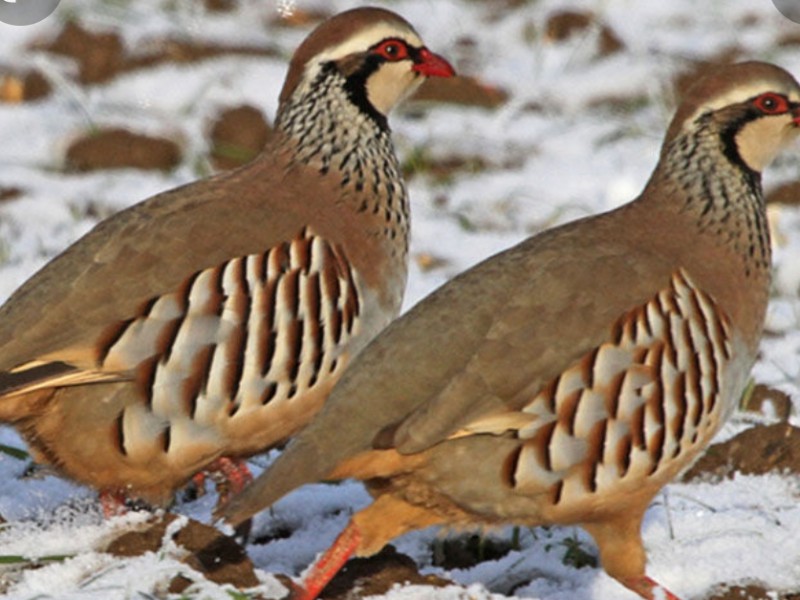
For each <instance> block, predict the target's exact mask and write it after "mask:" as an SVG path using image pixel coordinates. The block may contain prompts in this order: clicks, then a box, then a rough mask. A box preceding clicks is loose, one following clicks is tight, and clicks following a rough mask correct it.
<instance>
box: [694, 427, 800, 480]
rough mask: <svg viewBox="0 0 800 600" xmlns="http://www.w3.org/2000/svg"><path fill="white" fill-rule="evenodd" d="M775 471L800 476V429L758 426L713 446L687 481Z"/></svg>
mask: <svg viewBox="0 0 800 600" xmlns="http://www.w3.org/2000/svg"><path fill="white" fill-rule="evenodd" d="M773 471H774V472H779V473H787V472H788V473H800V429H798V428H797V427H793V426H792V425H789V424H788V423H778V424H775V425H756V426H755V427H751V428H750V429H747V430H745V431H743V432H741V433H740V434H739V435H737V436H735V437H733V438H731V439H729V440H728V441H726V442H722V443H720V444H713V445H712V446H710V447H709V448H708V450H707V451H706V453H705V454H704V455H703V456H702V457H701V458H700V460H698V461H697V462H696V463H695V464H694V466H692V468H691V469H689V470H688V471H687V472H686V474H685V475H684V476H683V481H684V482H689V481H694V480H696V479H712V480H714V479H723V478H726V477H732V476H733V474H734V473H736V472H739V473H743V474H745V475H761V474H764V473H768V472H773Z"/></svg>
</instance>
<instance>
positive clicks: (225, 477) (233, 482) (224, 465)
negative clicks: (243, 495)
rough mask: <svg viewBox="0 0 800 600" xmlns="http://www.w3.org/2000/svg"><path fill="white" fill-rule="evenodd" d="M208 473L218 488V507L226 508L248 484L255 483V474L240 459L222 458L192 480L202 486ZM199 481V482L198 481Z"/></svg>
mask: <svg viewBox="0 0 800 600" xmlns="http://www.w3.org/2000/svg"><path fill="white" fill-rule="evenodd" d="M206 473H208V474H209V475H210V476H211V479H212V480H213V481H214V484H215V486H216V488H217V493H218V494H219V502H218V503H217V507H221V506H224V505H225V504H226V503H227V502H228V501H229V500H230V499H231V497H232V496H235V495H236V494H238V493H239V492H241V491H242V490H243V489H244V488H245V487H247V484H248V483H250V482H251V481H253V474H252V473H250V469H249V468H248V467H247V463H246V462H244V461H243V460H241V459H238V458H228V457H227V456H222V457H220V458H218V459H216V460H215V461H213V462H212V463H211V464H209V465H208V466H207V467H206V468H205V469H204V470H203V471H202V472H201V473H198V474H197V475H195V476H194V477H193V478H192V479H193V480H194V482H195V484H197V483H200V484H201V485H202V484H203V483H204V481H205V474H206ZM198 480H199V481H198Z"/></svg>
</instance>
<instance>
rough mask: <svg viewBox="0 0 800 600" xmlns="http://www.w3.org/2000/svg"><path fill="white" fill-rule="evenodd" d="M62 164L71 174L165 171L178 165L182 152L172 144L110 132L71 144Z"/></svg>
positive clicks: (124, 131) (90, 135) (151, 138)
mask: <svg viewBox="0 0 800 600" xmlns="http://www.w3.org/2000/svg"><path fill="white" fill-rule="evenodd" d="M65 162H66V167H67V169H69V170H72V171H95V170H100V169H123V168H135V169H149V170H161V171H168V170H170V169H174V168H175V167H177V166H178V164H179V163H180V162H181V149H180V147H179V146H178V144H176V143H175V142H173V141H172V140H168V139H164V138H156V137H151V136H147V135H142V134H137V133H133V132H131V131H128V130H127V129H116V128H111V129H104V130H101V131H98V132H93V133H91V134H89V135H87V136H85V137H82V138H80V139H78V140H76V141H75V142H73V143H72V144H71V145H70V146H69V148H68V149H67V154H66V160H65Z"/></svg>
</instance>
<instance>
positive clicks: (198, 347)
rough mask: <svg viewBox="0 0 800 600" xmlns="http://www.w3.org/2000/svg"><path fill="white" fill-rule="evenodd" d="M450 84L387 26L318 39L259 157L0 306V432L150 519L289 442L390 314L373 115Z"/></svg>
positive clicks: (377, 20)
mask: <svg viewBox="0 0 800 600" xmlns="http://www.w3.org/2000/svg"><path fill="white" fill-rule="evenodd" d="M451 75H453V69H452V68H451V67H450V65H449V64H448V63H447V62H446V61H445V60H444V59H443V58H441V57H440V56H438V55H436V54H434V53H432V52H431V51H430V50H428V49H427V48H426V47H425V46H424V45H423V43H422V41H421V40H420V38H419V36H418V35H417V34H416V33H415V31H414V29H413V28H412V27H411V25H409V23H407V22H406V21H405V20H404V19H402V18H401V17H399V16H398V15H396V14H394V13H392V12H389V11H387V10H382V9H378V8H362V9H356V10H352V11H348V12H345V13H342V14H339V15H337V16H335V17H333V18H331V19H329V20H327V21H326V22H324V23H323V24H321V25H320V26H319V27H318V28H317V29H316V30H314V31H313V32H312V33H311V34H310V35H309V36H308V38H307V39H306V40H305V41H304V42H303V43H302V44H301V45H300V47H299V48H298V49H297V51H296V52H295V54H294V57H293V58H292V61H291V64H290V67H289V72H288V74H287V76H286V81H285V83H284V86H283V90H282V91H281V95H280V106H279V108H278V114H277V117H276V123H275V127H276V135H275V137H274V141H272V142H270V143H269V145H268V147H267V148H266V149H265V150H264V151H263V153H262V154H261V155H260V156H259V157H258V158H256V159H255V160H254V161H253V162H252V163H250V164H249V165H247V166H245V167H243V168H241V169H238V170H236V171H234V172H229V173H224V174H220V175H217V176H215V177H212V178H209V179H206V180H202V181H198V182H196V183H193V184H191V185H187V186H184V187H181V188H178V189H175V190H172V191H169V192H166V193H163V194H159V195H157V196H155V197H153V198H150V199H148V200H145V201H144V202H142V203H140V204H138V205H136V206H133V207H132V208H130V209H128V210H125V211H123V212H120V213H119V214H117V215H115V216H113V217H111V218H110V219H108V220H106V221H104V222H102V223H100V224H99V225H98V226H97V227H95V228H94V229H93V230H92V231H91V232H90V233H89V234H87V235H86V236H85V237H83V238H82V239H80V240H79V241H78V242H76V243H75V244H74V245H72V246H71V247H70V248H68V249H67V250H66V251H65V252H64V253H63V254H61V255H60V256H58V257H56V258H55V259H54V260H53V261H51V262H50V263H49V264H48V265H46V266H45V267H44V268H43V269H42V270H41V271H40V272H38V273H37V274H36V275H34V276H33V277H32V278H31V279H30V280H29V281H27V282H26V283H25V284H24V285H23V286H22V287H21V288H20V289H19V290H17V291H16V293H14V294H13V295H12V296H11V298H10V299H9V300H8V302H6V304H5V305H3V306H2V308H1V309H0V421H6V422H11V423H13V424H14V425H15V426H16V427H17V428H18V429H19V430H20V431H21V432H22V433H23V435H24V436H25V438H26V439H27V441H28V442H29V444H30V446H31V448H32V449H33V451H34V453H35V455H36V457H37V459H39V460H41V461H44V462H47V463H50V464H52V465H54V466H56V467H57V468H58V469H59V470H60V471H61V472H62V473H63V474H65V475H66V476H68V477H71V478H73V479H75V480H77V481H80V482H83V483H85V484H89V485H91V486H94V487H96V488H98V489H100V490H104V491H106V492H122V493H124V494H125V495H127V496H128V497H135V498H140V499H143V500H145V501H147V502H149V503H152V504H164V503H166V502H168V501H169V500H170V499H171V498H172V496H173V494H174V491H175V490H176V489H177V488H178V487H180V486H182V485H183V484H185V483H186V482H187V480H188V479H189V478H190V477H191V476H192V475H193V474H195V473H196V472H198V471H199V470H202V469H204V468H206V467H207V466H208V465H209V464H211V463H212V462H213V461H215V460H216V459H218V458H219V457H228V456H233V457H243V456H247V455H250V454H253V453H256V452H260V451H263V450H265V449H267V448H269V447H270V446H273V445H275V444H276V443H278V442H280V441H282V440H285V439H286V438H287V437H289V436H291V435H292V434H294V433H295V432H296V431H297V430H298V429H299V428H301V427H302V426H303V425H305V424H306V423H307V421H308V420H309V419H310V418H311V416H312V415H313V414H314V413H315V412H316V411H317V410H318V409H319V407H320V406H321V404H322V403H323V401H324V400H325V398H326V397H327V395H328V393H329V391H330V389H331V387H332V386H333V383H334V381H336V380H337V379H338V378H339V377H340V375H341V373H342V372H343V369H344V368H345V366H346V365H347V364H348V363H349V362H350V360H351V359H352V358H353V356H354V355H355V354H356V353H358V352H359V351H360V350H361V348H363V347H364V345H365V344H366V343H367V342H368V341H369V340H370V339H371V338H372V337H373V336H374V335H375V334H376V333H377V332H378V331H380V330H381V329H382V328H383V327H384V326H386V324H387V323H389V321H390V320H391V319H392V318H394V317H395V316H396V315H397V313H398V311H399V308H400V303H401V299H402V295H403V291H404V288H405V282H406V272H407V250H408V248H407V245H408V218H409V215H408V204H407V199H406V191H405V187H404V184H403V180H402V178H401V174H400V167H399V165H398V161H397V158H396V156H395V153H394V149H393V146H392V141H391V138H390V131H389V126H388V124H387V114H388V113H389V111H390V109H391V108H392V107H393V106H394V105H395V104H396V103H397V102H398V101H400V100H401V99H403V98H404V97H405V96H407V95H408V94H409V93H411V92H412V91H413V90H415V89H416V88H417V87H418V86H419V84H421V83H422V81H423V80H424V79H425V78H426V77H430V76H441V77H449V76H451Z"/></svg>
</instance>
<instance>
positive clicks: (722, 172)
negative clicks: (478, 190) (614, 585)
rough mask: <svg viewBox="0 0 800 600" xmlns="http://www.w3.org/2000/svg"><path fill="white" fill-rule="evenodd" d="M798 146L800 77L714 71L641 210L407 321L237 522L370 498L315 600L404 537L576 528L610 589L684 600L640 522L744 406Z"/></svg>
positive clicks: (502, 259)
mask: <svg viewBox="0 0 800 600" xmlns="http://www.w3.org/2000/svg"><path fill="white" fill-rule="evenodd" d="M798 132H800V87H798V84H797V82H796V81H795V80H794V79H793V78H792V77H791V76H790V75H789V74H788V73H787V72H786V71H784V70H782V69H780V68H778V67H776V66H773V65H769V64H765V63H758V62H749V63H742V64H738V65H733V66H726V67H721V68H720V69H718V70H717V71H716V72H715V73H714V74H712V75H710V76H709V77H708V78H707V79H704V80H702V81H701V82H699V83H698V84H697V85H696V86H694V87H693V88H692V89H691V90H690V91H689V92H688V95H687V96H686V98H685V99H684V100H683V103H682V104H681V106H680V108H679V109H678V112H677V114H676V116H675V118H674V119H673V121H672V123H671V125H670V126H669V130H668V132H667V135H666V139H665V141H664V144H663V148H662V151H661V155H660V159H659V162H658V165H657V167H656V169H655V171H654V173H653V174H652V176H651V178H650V180H649V182H648V183H647V185H646V187H645V189H644V191H643V192H642V194H641V195H640V196H639V197H638V198H636V199H635V200H633V201H632V202H631V203H629V204H627V205H624V206H622V207H620V208H618V209H615V210H613V211H610V212H607V213H605V214H601V215H598V216H594V217H590V218H586V219H583V220H579V221H575V222H572V223H568V224H566V225H563V226H561V227H558V228H555V229H552V230H549V231H547V232H544V233H542V234H539V235H537V236H535V237H532V238H530V239H528V240H526V241H524V242H522V243H521V244H519V245H518V246H516V247H513V248H511V249H509V250H507V251H505V252H502V253H500V254H498V255H496V256H494V257H492V258H490V259H488V260H486V261H485V262H483V263H481V264H479V265H478V266H476V267H474V268H472V269H470V270H469V271H467V272H465V273H463V274H462V275H460V276H458V277H457V278H455V279H454V280H452V281H450V282H449V283H447V284H446V285H444V286H443V287H441V288H440V289H439V290H437V291H436V292H434V293H433V294H432V295H431V296H429V297H428V298H426V299H425V300H423V301H422V302H420V303H419V304H418V305H417V306H416V307H414V308H413V309H412V310H411V311H409V312H408V313H407V314H406V315H404V316H403V317H401V318H400V319H398V320H397V321H395V322H394V323H392V324H391V325H390V326H389V327H388V328H387V329H386V330H384V331H383V332H382V333H381V334H380V335H379V336H378V337H377V338H376V339H375V340H374V341H373V342H372V343H371V344H370V345H369V346H368V347H367V348H366V349H365V350H364V351H363V352H362V353H361V354H360V355H359V356H358V358H357V359H356V360H355V361H354V362H353V363H352V365H351V367H350V368H349V370H348V372H347V373H346V374H345V375H344V376H343V378H342V379H341V380H340V382H339V383H338V384H337V386H336V387H335V389H334V391H333V392H332V394H331V397H330V398H329V400H328V402H327V403H326V406H325V407H324V409H323V410H322V411H321V412H320V414H319V415H318V416H317V417H316V418H315V419H314V421H312V423H311V424H310V425H309V426H308V427H307V428H306V429H305V430H304V431H303V432H302V433H301V434H300V435H299V436H298V437H297V438H295V439H294V440H293V441H292V442H291V443H290V445H289V446H288V447H287V449H286V450H285V451H284V453H283V454H282V455H281V456H280V457H279V458H278V459H277V461H276V462H275V463H274V464H273V465H272V466H271V467H270V468H269V469H268V470H267V471H266V472H265V473H264V474H262V475H261V477H260V478H259V479H257V480H256V481H255V482H254V484H253V485H251V486H250V487H249V488H248V489H246V490H245V492H244V493H243V494H242V495H240V496H239V497H237V498H236V499H235V500H234V501H233V502H232V503H231V504H230V505H229V506H227V507H226V509H225V510H224V511H223V516H224V517H225V518H226V519H227V520H228V521H229V522H231V523H237V522H239V521H241V520H242V519H244V518H247V517H249V516H250V515H252V514H254V513H255V512H256V511H258V510H260V509H261V508H263V507H265V506H268V505H271V504H272V503H273V502H275V501H276V500H277V499H278V498H280V497H282V496H283V495H284V494H286V493H287V492H289V491H291V490H292V489H294V488H296V487H297V486H300V485H302V484H305V483H308V482H312V481H318V480H322V479H331V478H332V479H337V478H348V477H353V478H357V479H361V480H363V481H364V482H365V483H366V485H367V487H368V489H369V490H370V492H371V493H372V494H373V496H374V497H375V501H374V503H373V504H371V505H370V506H368V507H367V508H365V509H363V510H362V511H360V512H358V513H356V514H355V515H354V516H353V517H352V519H351V521H350V524H349V525H348V526H347V528H346V529H345V531H344V532H343V533H342V534H341V536H340V537H339V538H338V540H337V542H336V543H335V544H334V546H333V547H332V548H331V550H329V551H328V552H327V553H326V555H325V556H324V557H323V558H322V560H320V562H319V563H318V564H317V566H316V567H315V568H314V569H312V570H311V572H310V575H309V576H308V578H307V580H306V585H305V592H303V593H302V594H301V595H300V596H299V597H301V598H303V599H304V600H308V599H310V598H314V597H315V596H316V595H317V594H318V593H319V591H320V590H321V589H322V587H324V585H325V583H326V582H327V581H328V580H329V579H330V577H332V575H333V574H334V573H335V571H336V570H337V569H338V568H339V567H340V566H341V565H342V564H343V562H344V561H345V560H346V558H347V556H349V555H350V554H351V553H355V554H356V555H362V556H363V555H369V554H371V553H374V552H376V551H377V550H379V549H380V548H381V547H382V546H383V545H384V544H386V543H387V542H388V541H389V540H390V539H392V538H393V537H395V536H397V535H400V534H402V533H404V532H406V531H409V530H412V529H416V528H421V527H427V526H429V525H436V524H443V525H456V526H464V525H481V526H491V525H500V524H508V523H516V524H524V525H529V526H538V525H549V524H578V525H581V526H582V527H584V528H585V529H586V530H587V531H588V532H589V533H590V534H591V535H592V536H593V538H594V540H595V541H596V543H597V546H598V549H599V552H600V559H601V562H602V565H603V567H604V569H605V570H606V571H607V572H608V574H609V575H611V576H612V577H614V578H616V579H617V580H619V581H620V582H621V583H622V584H624V585H625V586H627V587H629V588H630V589H632V590H634V591H636V592H637V593H638V594H639V595H641V596H642V597H643V598H648V599H651V600H652V599H653V598H656V597H657V598H676V597H675V596H674V595H672V594H671V593H669V592H667V591H666V590H665V589H663V588H661V587H660V586H659V585H658V584H657V583H655V582H654V581H653V580H652V579H650V578H649V577H648V576H647V575H646V573H645V552H644V548H643V545H642V540H641V535H640V525H641V520H642V516H643V514H644V512H645V509H646V508H647V506H648V504H649V503H650V501H651V500H652V498H653V497H654V495H655V494H656V493H657V492H658V491H659V490H660V489H661V488H662V487H663V486H664V485H665V484H666V483H668V482H669V481H670V480H671V479H672V478H674V477H675V475H676V474H677V473H679V472H680V471H681V470H682V469H683V468H684V467H686V466H687V465H688V464H689V463H690V462H691V461H692V460H693V459H694V458H696V457H697V455H698V453H699V452H701V451H702V450H703V448H705V447H706V446H707V444H708V443H709V441H710V440H711V438H712V437H713V436H714V434H715V433H716V432H717V431H718V430H719V428H720V426H721V425H722V423H723V422H724V421H725V419H726V418H727V417H728V416H729V415H730V414H731V412H732V411H733V410H734V408H735V406H736V404H737V401H738V400H739V397H740V395H741V393H742V391H743V389H744V387H745V383H746V378H747V376H748V372H749V370H750V368H751V366H752V364H753V362H754V360H755V357H756V351H757V347H758V343H759V338H760V335H761V330H762V324H763V319H764V313H765V309H766V304H767V297H768V287H769V280H770V245H769V233H768V229H767V224H766V216H765V209H764V200H763V197H762V192H761V170H762V169H763V168H764V167H765V166H766V165H767V164H768V163H769V161H770V160H771V159H772V157H774V156H775V155H776V154H777V152H779V151H780V149H781V148H782V147H783V146H784V145H785V144H786V143H788V142H790V141H791V140H793V139H795V138H796V137H797V135H798Z"/></svg>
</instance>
